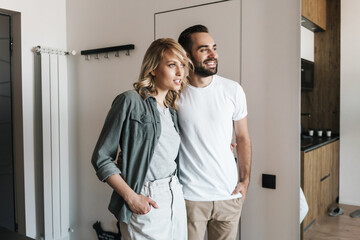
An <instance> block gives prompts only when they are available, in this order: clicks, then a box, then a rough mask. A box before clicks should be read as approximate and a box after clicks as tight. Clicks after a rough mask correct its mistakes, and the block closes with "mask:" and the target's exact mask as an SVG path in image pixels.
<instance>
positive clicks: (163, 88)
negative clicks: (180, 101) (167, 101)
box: [151, 51, 185, 92]
mask: <svg viewBox="0 0 360 240" xmlns="http://www.w3.org/2000/svg"><path fill="white" fill-rule="evenodd" d="M151 75H152V76H153V77H154V79H155V85H156V89H157V91H158V92H168V91H169V90H174V91H179V90H180V89H181V82H182V80H183V78H184V75H185V69H184V64H183V63H182V62H181V61H180V59H179V58H178V57H177V56H176V55H175V54H174V53H173V52H171V51H167V52H165V54H164V57H163V58H162V59H161V61H160V63H159V65H158V66H157V68H156V69H155V70H153V71H151Z"/></svg>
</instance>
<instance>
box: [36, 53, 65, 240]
mask: <svg viewBox="0 0 360 240" xmlns="http://www.w3.org/2000/svg"><path fill="white" fill-rule="evenodd" d="M36 52H37V53H38V54H40V56H41V96H42V99H41V102H42V140H43V188H44V189H43V190H44V235H43V236H44V238H45V240H60V239H61V240H63V239H64V240H65V239H69V231H68V230H69V158H68V156H69V150H68V96H67V92H68V90H67V65H66V56H65V55H66V54H67V53H66V52H63V51H59V50H54V49H44V48H40V47H37V48H36Z"/></svg>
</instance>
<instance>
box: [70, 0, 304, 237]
mask: <svg viewBox="0 0 360 240" xmlns="http://www.w3.org/2000/svg"><path fill="white" fill-rule="evenodd" d="M206 2H209V1H205V0H197V1H166V0H158V1H151V2H150V1H145V0H143V1H136V2H135V1H118V0H107V1H106V3H105V2H103V1H88V0H78V1H67V31H68V32H67V34H68V48H69V49H75V50H85V49H92V48H99V47H107V46H114V45H122V44H129V43H133V44H135V50H134V51H131V55H130V56H125V55H124V54H123V53H121V56H120V58H114V56H113V55H110V59H109V60H107V59H104V58H103V56H100V60H95V59H94V58H92V59H91V61H85V60H84V57H83V56H76V57H74V58H73V59H72V60H73V61H72V62H71V64H69V87H70V99H69V102H70V103H73V104H72V105H71V106H70V108H71V109H70V111H71V113H70V116H72V117H70V128H71V130H70V139H71V143H70V151H71V162H70V164H71V171H72V172H71V179H70V182H71V183H73V184H72V186H71V191H72V192H71V193H70V195H71V196H72V198H71V204H72V206H71V209H72V211H71V214H72V216H71V223H72V226H73V228H74V229H75V232H74V233H73V235H72V239H95V232H94V230H93V229H92V227H91V225H92V224H93V223H94V222H95V221H96V220H100V221H102V223H103V226H104V228H105V229H106V230H111V231H116V228H115V221H114V218H113V216H111V214H110V213H109V212H108V211H107V205H108V201H109V199H110V194H111V190H110V188H109V187H107V186H106V184H105V183H101V182H99V181H98V179H97V178H96V176H95V172H94V170H93V168H92V166H91V164H90V158H91V155H92V151H93V148H94V146H95V143H96V141H97V138H98V135H99V133H100V130H101V127H102V124H103V121H104V119H105V115H106V113H107V111H108V109H109V107H110V105H111V102H112V100H113V99H114V97H115V96H116V95H117V94H118V93H120V92H123V91H125V90H127V89H130V88H132V86H131V84H132V83H133V82H134V81H136V79H137V75H138V72H139V68H140V64H141V60H142V57H143V55H144V52H145V50H146V49H147V47H148V46H149V44H150V42H151V41H152V40H153V36H154V28H153V19H154V13H155V12H159V11H164V10H169V9H175V8H179V7H186V6H191V5H196V4H201V3H206ZM281 9H285V10H281ZM221 14H224V13H219V16H220V15H221ZM209 17H212V16H209ZM242 21H243V23H242V27H243V30H242V34H243V37H242V40H243V43H242V49H243V50H242V51H243V54H242V61H243V63H242V69H243V73H242V78H243V79H242V81H243V83H244V88H245V91H246V92H247V97H248V101H249V111H250V115H249V122H250V130H251V135H252V140H253V143H254V163H253V172H252V183H251V187H250V188H251V189H250V192H249V199H248V201H247V203H246V204H245V207H244V212H243V220H242V221H243V234H242V235H243V239H246V240H251V239H254V240H261V239H284V240H285V239H286V240H287V239H297V238H298V236H299V225H298V218H299V213H298V211H299V200H298V199H299V169H300V160H299V152H300V151H299V148H300V142H299V132H300V129H299V126H300V122H299V121H300V117H299V116H300V72H299V69H300V49H299V46H300V2H299V1H295V0H294V1H288V0H278V1H271V2H269V1H261V0H243V18H242ZM261 173H272V174H276V175H277V189H276V190H269V189H263V188H261Z"/></svg>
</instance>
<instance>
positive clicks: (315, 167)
mask: <svg viewBox="0 0 360 240" xmlns="http://www.w3.org/2000/svg"><path fill="white" fill-rule="evenodd" d="M301 187H302V189H303V191H304V195H305V198H306V201H307V203H308V206H309V211H308V213H307V215H306V217H305V218H304V221H303V223H302V226H301V231H302V232H306V231H307V230H308V229H309V228H311V227H312V225H313V224H314V223H316V222H318V221H320V220H321V219H322V218H323V217H324V216H326V215H327V210H328V208H329V207H330V206H331V205H332V204H333V203H336V201H337V198H338V196H339V141H335V142H331V143H329V144H327V145H324V146H322V147H320V148H317V149H314V150H312V151H309V152H306V151H302V152H301Z"/></svg>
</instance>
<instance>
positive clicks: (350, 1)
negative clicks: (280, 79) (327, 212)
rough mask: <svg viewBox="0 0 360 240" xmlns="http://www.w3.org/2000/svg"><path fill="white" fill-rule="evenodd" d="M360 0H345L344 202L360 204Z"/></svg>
mask: <svg viewBox="0 0 360 240" xmlns="http://www.w3.org/2000/svg"><path fill="white" fill-rule="evenodd" d="M359 12H360V2H359V1H357V0H342V1H341V41H340V42H341V61H340V62H341V69H340V72H341V77H340V79H341V86H340V104H341V105H340V109H341V112H340V138H341V141H340V202H341V203H345V204H352V205H357V206H360V191H359V190H358V189H359V187H358V183H359V182H360V174H359V172H360V171H359V170H360V148H359V146H360V125H359V122H360V97H359V89H360V81H359V78H360V68H359V61H358V60H357V59H359V58H360V46H359V42H360V31H359V30H358V28H357V26H359V25H360V16H359Z"/></svg>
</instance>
